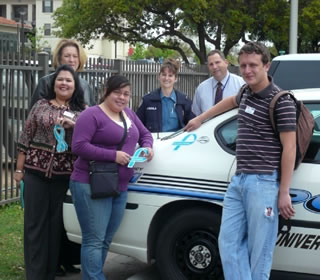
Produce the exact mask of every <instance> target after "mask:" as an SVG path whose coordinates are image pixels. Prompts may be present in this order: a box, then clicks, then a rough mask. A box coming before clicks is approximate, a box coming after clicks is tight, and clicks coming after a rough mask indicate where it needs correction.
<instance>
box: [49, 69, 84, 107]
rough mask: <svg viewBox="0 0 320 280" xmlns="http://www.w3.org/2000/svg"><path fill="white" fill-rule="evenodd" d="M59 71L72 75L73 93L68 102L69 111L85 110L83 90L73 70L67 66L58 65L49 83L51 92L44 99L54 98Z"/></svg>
mask: <svg viewBox="0 0 320 280" xmlns="http://www.w3.org/2000/svg"><path fill="white" fill-rule="evenodd" d="M61 71H68V72H70V73H71V74H72V77H73V80H74V92H73V94H72V97H71V99H70V101H69V106H70V109H71V110H73V111H82V110H84V109H85V103H84V93H83V89H82V87H81V85H80V80H79V77H78V75H77V74H76V73H75V72H74V70H73V68H72V67H71V66H69V65H67V64H62V65H60V66H59V67H58V68H57V70H56V72H55V73H54V74H53V80H52V83H51V90H50V91H49V94H48V95H47V96H46V99H48V100H51V99H54V98H56V93H55V91H54V84H55V82H56V79H57V76H58V75H59V73H60V72H61Z"/></svg>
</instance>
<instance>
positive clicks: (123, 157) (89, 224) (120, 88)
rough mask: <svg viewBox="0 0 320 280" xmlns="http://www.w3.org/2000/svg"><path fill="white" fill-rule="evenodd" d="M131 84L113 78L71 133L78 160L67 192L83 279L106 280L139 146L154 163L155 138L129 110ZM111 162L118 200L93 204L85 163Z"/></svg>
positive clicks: (104, 199)
mask: <svg viewBox="0 0 320 280" xmlns="http://www.w3.org/2000/svg"><path fill="white" fill-rule="evenodd" d="M130 95H131V94H130V83H129V81H128V80H127V78H125V77H123V76H112V77H110V78H109V79H108V81H107V84H106V91H105V95H104V97H103V98H102V102H101V103H100V104H99V105H96V106H93V107H90V108H88V109H87V110H85V111H84V112H83V113H81V114H80V116H79V118H78V120H77V122H76V125H75V128H74V133H73V138H72V151H73V153H75V154H76V155H78V159H77V160H76V162H75V164H74V170H73V172H72V175H71V181H70V190H71V193H72V198H73V202H74V205H75V209H76V212H77V216H78V219H79V223H80V227H81V231H82V247H81V266H82V274H83V279H84V280H86V279H91V280H93V279H96V280H102V279H105V277H104V274H103V271H102V269H103V265H104V262H105V259H106V256H107V252H108V249H109V245H110V243H111V241H112V237H113V235H114V234H115V232H116V231H117V229H118V227H119V225H120V222H121V219H122V216H123V214H124V209H125V205H126V201H127V188H128V182H129V179H130V178H131V177H132V175H133V170H132V168H128V167H127V164H128V163H129V161H130V157H131V155H133V153H134V151H135V148H136V145H137V143H139V145H140V146H141V147H146V148H147V149H148V154H147V155H146V157H147V158H148V160H151V159H152V157H153V150H152V144H153V138H152V135H151V134H150V132H149V131H148V130H147V129H146V128H145V127H144V125H143V124H142V123H141V121H140V120H139V118H138V117H137V116H136V114H135V113H134V112H133V111H132V110H130V109H129V108H127V105H128V103H129V99H130ZM120 112H122V113H123V115H124V117H125V120H126V123H127V127H128V130H127V137H126V140H125V142H124V144H123V147H122V149H121V151H117V145H118V144H119V143H120V141H121V138H122V136H123V129H124V127H123V123H122V121H121V119H120ZM90 160H95V161H115V162H117V163H118V164H119V189H120V191H121V192H120V195H119V196H118V197H113V198H112V197H111V198H103V199H91V197H90V195H91V194H90V185H89V167H88V164H89V161H90Z"/></svg>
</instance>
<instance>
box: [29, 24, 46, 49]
mask: <svg viewBox="0 0 320 280" xmlns="http://www.w3.org/2000/svg"><path fill="white" fill-rule="evenodd" d="M43 34H44V31H43V28H41V27H40V28H35V32H34V33H33V32H29V33H28V34H27V37H28V39H29V41H30V43H31V50H32V51H35V52H40V51H42V50H43V49H44V48H46V47H49V43H48V41H47V40H45V39H44V35H43Z"/></svg>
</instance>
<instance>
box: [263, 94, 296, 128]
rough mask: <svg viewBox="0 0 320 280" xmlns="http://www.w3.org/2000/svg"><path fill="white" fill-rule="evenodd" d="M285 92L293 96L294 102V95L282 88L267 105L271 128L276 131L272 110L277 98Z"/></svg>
mask: <svg viewBox="0 0 320 280" xmlns="http://www.w3.org/2000/svg"><path fill="white" fill-rule="evenodd" d="M285 94H290V96H291V97H292V98H293V100H294V101H295V102H296V98H295V97H294V95H293V94H292V93H291V92H290V91H288V90H282V91H279V92H278V93H277V94H276V95H275V96H274V97H273V98H272V100H271V102H270V105H269V117H270V121H271V125H272V128H273V130H274V131H275V132H277V128H276V123H275V121H274V111H275V107H276V104H277V101H278V99H279V98H280V97H281V96H282V95H285Z"/></svg>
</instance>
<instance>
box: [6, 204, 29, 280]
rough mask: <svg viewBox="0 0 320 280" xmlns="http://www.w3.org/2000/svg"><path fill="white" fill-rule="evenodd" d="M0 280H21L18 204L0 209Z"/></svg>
mask: <svg viewBox="0 0 320 280" xmlns="http://www.w3.org/2000/svg"><path fill="white" fill-rule="evenodd" d="M0 225H1V226H0V263H1V265H0V280H23V279H24V261H23V210H22V208H21V207H20V205H19V204H17V203H15V204H11V205H6V206H1V207H0Z"/></svg>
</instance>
